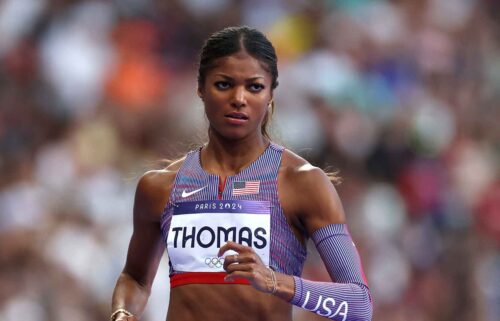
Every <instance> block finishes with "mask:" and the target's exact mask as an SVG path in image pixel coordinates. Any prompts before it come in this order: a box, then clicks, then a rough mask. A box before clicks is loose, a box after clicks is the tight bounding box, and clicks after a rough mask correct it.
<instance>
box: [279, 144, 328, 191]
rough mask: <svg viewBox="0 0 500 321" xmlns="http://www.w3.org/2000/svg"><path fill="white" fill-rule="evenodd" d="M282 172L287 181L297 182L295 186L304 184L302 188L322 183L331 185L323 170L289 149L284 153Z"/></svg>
mask: <svg viewBox="0 0 500 321" xmlns="http://www.w3.org/2000/svg"><path fill="white" fill-rule="evenodd" d="M280 171H281V174H282V176H283V178H284V179H285V181H287V182H296V183H295V184H293V185H296V184H297V183H302V184H305V185H304V186H302V187H306V186H309V185H311V184H317V183H318V182H320V181H321V182H325V183H328V184H329V185H330V180H329V178H328V176H327V175H326V174H325V172H324V171H323V170H322V169H321V168H319V167H316V166H313V165H311V164H310V163H309V162H308V161H306V160H305V159H304V158H302V157H300V156H299V155H297V154H295V153H294V152H292V151H290V150H288V149H285V150H284V151H283V157H282V161H281V167H280ZM296 187H297V188H299V187H300V186H296Z"/></svg>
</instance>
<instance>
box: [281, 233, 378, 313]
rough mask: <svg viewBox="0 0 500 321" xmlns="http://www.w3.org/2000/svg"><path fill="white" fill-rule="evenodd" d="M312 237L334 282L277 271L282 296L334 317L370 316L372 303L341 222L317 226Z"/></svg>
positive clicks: (350, 242)
mask: <svg viewBox="0 0 500 321" xmlns="http://www.w3.org/2000/svg"><path fill="white" fill-rule="evenodd" d="M312 239H313V241H314V243H315V245H316V248H317V249H318V252H319V253H320V255H321V257H322V259H323V261H324V263H325V266H326V268H327V270H328V272H329V274H330V276H331V277H332V279H333V280H335V281H334V282H315V281H310V280H305V279H302V278H299V277H292V276H288V275H283V274H279V275H278V276H277V280H278V291H277V292H276V293H275V294H276V295H277V296H279V297H281V298H282V299H284V300H286V301H288V302H290V303H291V304H294V305H296V306H298V307H301V308H303V309H306V310H309V311H312V312H314V313H316V314H318V315H321V316H324V317H326V318H329V319H332V320H338V321H353V320H371V317H372V313H373V311H372V310H373V307H372V301H371V297H370V290H369V288H368V286H367V283H366V279H365V277H364V273H363V269H362V267H361V261H360V259H359V256H358V253H357V251H356V247H355V246H354V243H353V242H352V239H351V237H350V235H349V232H348V231H347V227H346V226H345V225H344V224H332V225H328V226H325V227H324V228H321V229H319V230H318V231H316V232H315V233H314V234H313V235H312Z"/></svg>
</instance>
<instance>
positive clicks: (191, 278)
mask: <svg viewBox="0 0 500 321" xmlns="http://www.w3.org/2000/svg"><path fill="white" fill-rule="evenodd" d="M226 275H227V273H226V272H186V273H177V274H173V275H171V276H170V288H171V289H173V288H175V287H177V286H181V285H187V284H245V285H250V282H249V281H248V280H247V279H242V278H236V279H234V280H233V281H224V277H225V276H226Z"/></svg>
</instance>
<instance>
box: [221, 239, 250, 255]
mask: <svg viewBox="0 0 500 321" xmlns="http://www.w3.org/2000/svg"><path fill="white" fill-rule="evenodd" d="M229 250H233V251H235V252H238V253H242V252H253V249H252V248H251V247H249V246H245V245H241V244H239V243H236V242H232V241H228V242H227V243H226V244H224V245H223V246H221V247H220V249H219V253H218V254H217V255H218V256H222V255H223V254H224V253H225V252H227V251H229Z"/></svg>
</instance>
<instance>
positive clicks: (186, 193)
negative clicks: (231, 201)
mask: <svg viewBox="0 0 500 321" xmlns="http://www.w3.org/2000/svg"><path fill="white" fill-rule="evenodd" d="M205 187H207V186H206V185H205V186H203V187H202V188H198V189H195V190H194V191H191V192H186V190H183V191H182V195H181V196H182V198H185V197H188V196H191V195H193V194H196V193H198V192H199V191H201V190H203V189H204V188H205Z"/></svg>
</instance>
